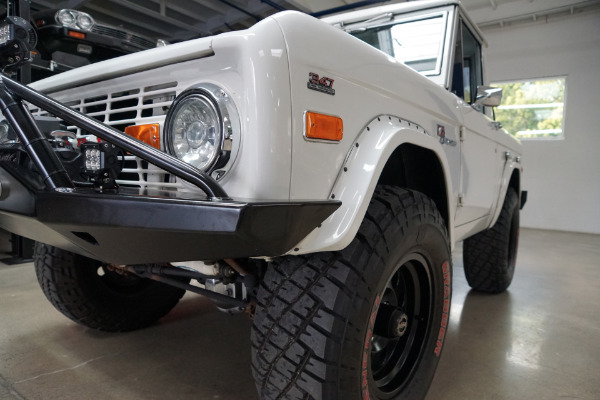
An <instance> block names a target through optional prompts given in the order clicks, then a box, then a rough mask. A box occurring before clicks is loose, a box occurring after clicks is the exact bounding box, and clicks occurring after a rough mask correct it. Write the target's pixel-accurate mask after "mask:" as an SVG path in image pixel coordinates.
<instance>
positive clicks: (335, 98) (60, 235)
mask: <svg viewBox="0 0 600 400" xmlns="http://www.w3.org/2000/svg"><path fill="white" fill-rule="evenodd" d="M484 45H485V42H484V41H483V38H482V36H481V34H480V32H479V30H478V29H477V27H476V26H475V25H474V24H473V23H472V22H471V21H470V20H469V18H468V17H467V15H466V14H465V13H464V10H463V9H462V8H461V6H460V4H459V3H458V1H453V0H448V1H443V0H435V1H418V2H408V3H401V4H393V5H387V6H381V7H376V8H370V9H366V10H361V11H356V12H350V13H346V14H341V15H337V16H333V17H330V18H326V19H324V20H321V21H319V20H317V19H314V18H312V17H309V16H307V15H304V14H301V13H298V12H283V13H280V14H277V15H275V16H273V17H269V18H267V19H265V20H263V21H261V22H260V23H257V24H256V25H255V26H253V27H252V28H250V29H248V30H245V31H237V32H230V33H225V34H221V35H218V36H215V37H207V38H201V39H197V40H192V41H188V42H185V43H178V44H173V45H170V46H167V47H163V48H157V49H151V50H148V51H144V52H141V53H136V54H131V55H127V56H124V57H121V58H118V59H113V60H108V61H105V62H101V63H98V64H94V65H90V66H86V67H82V68H79V69H75V70H72V71H69V72H66V73H64V74H60V75H57V76H54V77H51V78H48V79H46V80H43V81H39V82H36V83H35V84H32V85H31V86H30V87H26V86H23V85H20V84H19V83H17V82H16V81H14V80H12V79H9V78H8V77H6V76H2V79H1V83H0V106H1V109H2V113H3V114H4V117H5V120H4V121H3V122H2V123H0V136H1V142H2V145H1V146H0V185H1V194H0V226H1V227H2V228H4V229H6V230H9V231H11V232H14V233H16V234H19V235H22V236H26V237H29V238H31V239H33V240H35V241H37V244H36V248H35V269H36V272H37V276H38V280H39V283H40V285H41V287H42V290H43V291H44V293H45V294H46V296H47V297H48V299H49V300H50V302H52V304H53V305H54V306H55V307H56V308H57V309H58V310H60V311H61V312H62V313H63V314H65V315H66V316H67V317H69V318H71V319H72V320H74V321H77V322H78V323H81V324H84V325H86V326H89V327H91V328H96V329H100V330H105V331H125V330H133V329H138V328H142V327H144V326H148V325H150V324H152V323H154V322H156V321H157V320H158V319H160V318H161V317H163V316H164V315H165V314H167V313H168V312H169V311H170V310H171V309H172V308H173V307H174V306H175V305H176V303H177V302H178V301H179V299H180V298H181V297H182V295H183V294H184V292H185V291H192V292H196V293H199V294H202V295H205V296H207V297H209V298H211V299H213V300H214V301H215V303H216V304H217V306H218V307H219V308H220V309H222V310H225V311H227V312H230V313H236V312H246V313H248V314H250V315H251V316H253V325H252V333H251V340H252V350H253V353H252V370H253V374H254V377H255V379H256V386H257V390H258V393H259V396H260V398H261V399H315V400H316V399H363V400H365V399H400V398H402V399H405V398H411V399H412V398H417V399H418V398H422V397H424V396H425V394H426V392H427V389H428V387H429V385H430V382H431V380H432V378H433V374H434V372H435V369H436V365H437V364H438V360H439V357H440V355H441V353H442V349H443V346H444V336H445V333H446V329H447V327H448V321H449V312H450V299H451V290H452V260H451V250H452V248H453V247H454V244H455V243H457V242H459V241H463V240H464V247H463V257H464V268H465V273H466V277H467V280H468V283H469V284H470V285H471V287H472V288H473V289H475V290H480V291H485V292H492V293H497V292H501V291H504V290H505V289H506V288H507V287H508V286H509V284H510V282H511V280H512V277H513V272H514V268H515V259H516V253H517V241H518V232H519V210H520V208H522V205H523V204H524V202H525V192H523V191H521V186H520V183H521V173H522V167H521V146H520V144H519V143H518V141H516V140H515V139H513V138H512V137H511V136H510V135H509V134H508V133H507V132H506V131H505V130H503V129H502V128H501V127H500V125H499V124H498V123H497V122H495V121H494V120H493V118H492V115H493V108H492V107H493V106H496V105H498V104H499V101H500V97H501V92H500V91H499V90H498V89H493V88H490V87H486V86H484V81H483V76H484V74H483V64H482V61H483V60H482V47H484ZM123 131H124V133H123Z"/></svg>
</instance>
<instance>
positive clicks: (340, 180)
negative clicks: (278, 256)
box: [288, 115, 456, 254]
mask: <svg viewBox="0 0 600 400" xmlns="http://www.w3.org/2000/svg"><path fill="white" fill-rule="evenodd" d="M406 143H410V144H412V145H415V146H418V147H422V148H425V149H429V150H431V151H433V152H434V153H435V154H436V155H437V157H438V159H439V161H440V164H441V166H442V169H443V174H444V178H445V181H446V191H447V193H446V197H447V199H448V210H449V214H450V215H449V220H450V221H452V220H453V219H454V210H455V209H456V200H455V199H454V198H453V196H452V182H451V179H450V168H449V166H448V160H447V159H446V155H445V153H444V151H443V149H442V146H441V144H440V143H439V141H438V140H437V139H436V138H435V137H433V136H432V135H431V134H430V133H428V132H427V131H426V130H425V129H424V128H422V127H420V126H418V125H416V124H414V123H412V122H410V121H407V120H403V119H401V118H398V117H395V116H390V115H381V116H379V117H377V118H375V119H374V120H372V121H371V122H370V123H369V124H368V125H367V126H366V127H365V129H364V130H363V131H362V132H361V133H360V134H359V135H358V136H357V139H356V140H355V141H354V143H353V144H352V146H351V148H350V151H349V152H348V154H347V157H346V160H345V162H344V163H343V165H342V168H341V169H340V171H339V173H338V176H337V178H336V180H335V182H334V185H333V188H332V190H331V193H330V195H329V198H330V199H335V200H340V201H341V202H342V206H341V207H340V208H339V209H338V210H337V211H336V212H335V213H333V214H332V215H331V216H330V217H329V218H328V219H327V220H325V221H324V222H323V223H322V224H321V226H320V227H318V228H317V229H315V230H314V231H312V232H311V233H310V234H309V235H308V236H307V237H306V238H305V239H304V240H302V241H301V242H300V243H299V244H298V245H297V246H296V247H295V248H294V249H292V250H291V251H290V252H289V253H288V254H305V253H314V252H319V251H335V250H341V249H343V248H344V247H346V246H348V245H349V244H350V242H351V241H352V239H354V236H355V235H356V232H358V228H359V227H360V224H361V222H362V220H363V218H364V216H365V213H366V211H367V207H368V206H369V202H370V200H371V197H372V195H373V192H374V190H375V186H376V184H377V181H378V179H379V176H380V175H381V172H382V171H383V168H384V167H385V165H386V163H387V161H388V159H389V158H390V156H391V155H392V153H393V152H394V150H395V149H397V148H398V147H399V146H401V145H402V144H406ZM448 229H449V234H450V238H451V241H452V234H453V232H452V231H453V226H452V224H449V226H448Z"/></svg>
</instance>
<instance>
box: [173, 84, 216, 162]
mask: <svg viewBox="0 0 600 400" xmlns="http://www.w3.org/2000/svg"><path fill="white" fill-rule="evenodd" d="M222 127H223V123H222V119H221V114H220V112H219V110H218V108H217V107H216V105H215V103H214V102H213V101H212V100H211V98H210V97H209V96H208V95H207V93H205V92H203V91H200V90H194V91H191V92H190V93H188V94H185V95H183V96H182V97H180V98H179V99H177V100H176V101H175V102H174V103H173V106H172V108H171V110H170V111H169V114H168V115H167V119H166V121H165V144H166V147H167V150H168V151H169V153H171V154H172V155H174V156H176V157H177V158H179V159H180V160H182V161H185V162H187V163H188V164H191V165H193V166H194V167H196V168H198V169H200V170H202V171H204V172H208V173H210V172H211V170H212V168H213V167H214V166H215V164H216V163H217V161H218V159H219V156H220V155H221V150H222V147H223V139H224V137H223V128H222Z"/></svg>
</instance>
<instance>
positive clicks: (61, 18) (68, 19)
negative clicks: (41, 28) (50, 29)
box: [56, 10, 77, 26]
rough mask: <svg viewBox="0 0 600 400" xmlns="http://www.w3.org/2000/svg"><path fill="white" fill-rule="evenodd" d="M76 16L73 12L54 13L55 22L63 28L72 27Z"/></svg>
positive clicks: (61, 11)
mask: <svg viewBox="0 0 600 400" xmlns="http://www.w3.org/2000/svg"><path fill="white" fill-rule="evenodd" d="M76 19H77V16H76V15H75V12H74V11H73V10H60V11H58V12H57V13H56V22H58V23H59V24H61V25H64V26H73V25H74V24H75V21H76Z"/></svg>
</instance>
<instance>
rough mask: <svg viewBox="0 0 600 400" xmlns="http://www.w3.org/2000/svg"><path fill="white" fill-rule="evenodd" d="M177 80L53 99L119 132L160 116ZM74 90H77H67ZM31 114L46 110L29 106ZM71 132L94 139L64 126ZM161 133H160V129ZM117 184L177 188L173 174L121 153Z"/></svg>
mask: <svg viewBox="0 0 600 400" xmlns="http://www.w3.org/2000/svg"><path fill="white" fill-rule="evenodd" d="M176 88H177V82H166V83H160V84H156V85H152V86H146V87H142V88H131V89H128V90H119V91H109V92H108V93H98V94H97V95H94V96H85V97H82V98H79V99H73V98H72V96H68V97H67V96H64V95H63V96H58V97H56V99H57V100H58V101H61V102H63V103H64V104H66V105H67V106H69V107H71V108H73V109H75V110H77V111H80V112H82V113H84V114H86V115H88V116H90V117H93V118H95V119H97V120H99V121H101V122H103V123H105V124H107V125H110V126H113V127H115V128H116V129H119V130H121V131H123V130H124V129H125V127H127V126H130V125H136V124H144V123H156V122H160V121H162V120H163V119H164V116H165V115H166V113H167V111H168V107H169V106H170V105H171V103H172V102H173V100H174V99H175V96H176ZM69 93H77V91H76V90H75V91H69ZM50 96H51V97H53V96H52V94H51V95H50ZM31 112H32V113H33V114H34V115H39V116H48V112H46V111H43V110H40V109H38V108H34V107H32V108H31ZM67 130H69V131H72V132H75V133H76V134H77V138H86V139H87V140H96V137H95V136H92V135H89V134H88V133H87V132H85V131H82V130H81V129H80V128H77V127H75V126H67ZM161 134H162V132H161ZM117 183H119V184H120V185H127V186H137V187H140V188H142V189H163V188H180V187H181V184H180V183H177V181H176V180H175V179H174V177H171V176H170V175H169V174H168V173H167V172H165V171H163V170H161V169H159V168H158V167H156V166H154V165H152V164H149V163H148V162H146V161H144V160H142V159H140V158H138V157H135V156H132V155H128V156H125V160H124V165H123V170H122V172H121V175H119V179H118V180H117Z"/></svg>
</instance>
